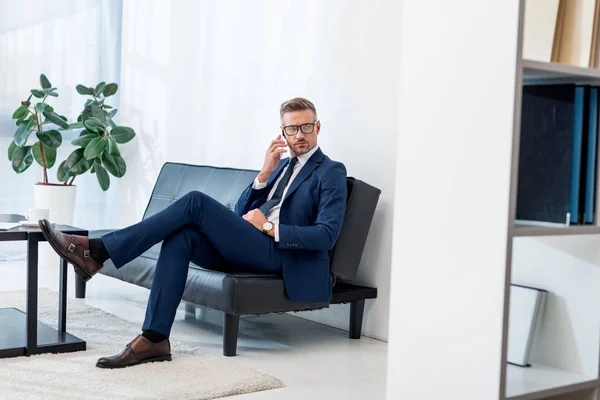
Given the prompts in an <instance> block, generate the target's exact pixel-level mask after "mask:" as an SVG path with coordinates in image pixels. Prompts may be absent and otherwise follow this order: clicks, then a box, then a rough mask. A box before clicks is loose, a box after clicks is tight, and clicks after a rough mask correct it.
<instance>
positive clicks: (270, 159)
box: [40, 98, 347, 368]
mask: <svg viewBox="0 0 600 400" xmlns="http://www.w3.org/2000/svg"><path fill="white" fill-rule="evenodd" d="M280 118H281V127H280V129H281V134H280V135H279V136H277V138H276V139H275V140H273V141H272V142H271V144H270V145H269V146H268V149H267V151H266V155H265V161H264V164H263V167H262V169H261V171H260V173H259V174H258V175H257V176H256V178H255V179H254V181H253V182H251V183H250V184H249V185H248V187H247V188H246V189H245V190H244V191H243V193H242V195H241V196H240V198H239V200H238V201H237V204H236V205H235V212H233V211H231V210H230V209H228V208H227V207H225V206H224V205H222V204H221V203H219V202H217V201H216V200H214V199H212V198H211V197H209V196H207V195H205V194H203V193H201V192H198V191H194V192H190V193H187V194H186V195H184V196H183V197H181V198H180V199H179V200H177V201H175V202H174V203H173V204H171V205H170V206H169V207H167V208H165V209H164V210H163V211H161V212H159V213H157V214H155V215H153V216H151V217H149V218H147V219H144V220H143V221H141V222H139V223H137V224H135V225H132V226H129V227H127V228H124V229H121V230H117V231H115V232H112V233H109V234H107V235H105V236H103V237H101V238H99V239H89V240H88V238H87V237H85V236H75V235H67V234H63V233H61V232H58V231H56V230H55V229H53V227H52V225H51V224H50V223H49V222H48V221H47V220H41V221H40V227H41V229H42V232H43V233H44V235H45V237H46V239H47V240H48V242H49V243H50V245H51V246H52V247H53V248H54V250H55V251H56V252H57V253H58V254H59V255H60V256H61V257H63V258H64V259H66V260H67V261H69V262H70V263H71V264H73V266H74V268H75V272H76V273H77V274H78V275H79V276H81V277H82V278H83V279H84V280H85V281H87V280H89V279H90V278H91V277H92V276H94V275H95V274H96V273H97V272H98V271H99V270H100V269H101V268H102V265H103V263H104V262H105V261H106V260H108V259H109V258H110V259H111V260H112V262H113V263H114V265H115V267H117V268H121V267H122V266H124V265H125V264H127V263H128V262H130V261H132V260H133V259H135V258H136V257H138V256H140V255H141V254H142V253H144V252H145V251H146V250H148V249H149V248H150V247H152V246H153V245H155V244H156V243H159V242H161V241H163V243H162V247H161V251H160V255H159V258H158V262H157V264H156V269H155V272H154V279H153V282H152V288H151V291H150V296H149V299H148V305H147V308H146V316H145V320H144V323H143V326H142V333H141V334H140V335H138V336H137V337H136V338H135V339H133V341H131V342H130V343H129V344H128V345H127V346H126V347H125V349H124V350H122V351H121V352H120V353H118V354H116V355H114V356H110V357H102V358H100V359H99V360H98V362H97V363H96V366H98V367H101V368H122V367H127V366H132V365H136V364H140V363H145V362H153V361H170V360H171V346H170V342H169V334H170V331H171V326H172V325H173V321H174V319H175V314H176V311H177V307H178V305H179V303H180V301H181V297H182V295H183V291H184V288H185V283H186V279H187V273H188V267H189V264H190V262H194V263H195V264H197V265H200V266H202V267H203V268H206V269H222V268H228V270H232V269H234V270H236V271H248V272H263V273H271V274H279V275H281V276H282V277H283V281H284V286H285V290H286V295H287V296H288V297H289V298H290V300H292V301H300V302H322V301H328V300H330V298H331V282H330V273H329V250H330V249H331V248H333V246H334V244H335V242H336V241H337V239H338V236H339V233H340V230H341V227H342V223H343V219H344V214H345V210H346V194H347V193H346V190H347V189H346V168H345V167H344V165H343V164H342V163H339V162H336V161H333V160H331V159H330V158H329V157H327V156H326V155H325V154H323V152H322V151H321V149H320V148H319V146H318V145H317V138H318V135H319V133H320V131H321V122H320V121H319V120H318V119H317V111H316V109H315V106H314V105H313V103H311V102H310V101H309V100H307V99H304V98H294V99H291V100H289V101H286V102H284V103H283V104H282V105H281V108H280ZM287 149H289V154H290V156H289V157H285V158H282V155H284V154H285V153H286V152H287V151H288V150H287Z"/></svg>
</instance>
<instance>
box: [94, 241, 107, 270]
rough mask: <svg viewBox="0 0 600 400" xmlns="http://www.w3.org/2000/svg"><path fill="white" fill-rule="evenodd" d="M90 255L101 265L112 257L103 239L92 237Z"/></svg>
mask: <svg viewBox="0 0 600 400" xmlns="http://www.w3.org/2000/svg"><path fill="white" fill-rule="evenodd" d="M90 256H91V257H92V258H93V259H94V260H96V262H97V263H98V264H100V265H102V264H104V262H105V261H106V260H108V259H109V258H110V255H109V254H108V251H106V247H104V243H102V239H90Z"/></svg>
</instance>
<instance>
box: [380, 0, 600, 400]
mask: <svg viewBox="0 0 600 400" xmlns="http://www.w3.org/2000/svg"><path fill="white" fill-rule="evenodd" d="M524 5H525V0H513V1H497V2H476V1H469V2H458V3H456V2H447V1H442V0H439V1H437V2H422V1H419V0H405V1H404V2H403V9H402V17H401V20H400V24H401V25H402V27H403V28H402V34H401V35H400V36H401V40H400V43H399V48H400V49H401V60H402V62H401V63H400V67H399V74H398V77H399V78H398V79H399V82H397V85H396V83H394V85H395V86H394V87H399V88H400V89H399V91H398V104H397V109H398V115H397V127H398V132H399V133H398V135H397V142H396V151H397V157H396V188H395V196H394V221H393V222H394V235H393V236H394V237H393V240H392V243H393V251H392V274H391V290H390V293H391V300H390V335H389V368H388V388H389V389H388V398H389V399H423V400H437V399H460V400H491V399H498V400H506V399H511V400H529V399H551V400H600V396H599V395H598V392H599V390H600V373H599V372H600V371H599V366H600V224H598V223H596V224H595V225H590V226H566V225H552V226H550V225H547V226H540V225H539V224H536V225H527V224H523V223H518V222H517V221H516V214H517V213H516V204H517V188H518V177H519V154H520V151H519V150H520V149H519V145H520V134H521V133H520V125H521V105H522V104H521V98H522V93H523V88H524V87H526V85H531V84H536V83H553V84H559V83H576V84H583V83H585V84H597V85H598V86H599V87H600V69H593V68H579V67H575V66H571V65H561V64H556V63H546V62H539V61H532V60H527V59H522V56H521V54H522V48H523V44H522V43H523V23H524V20H525V19H524V11H525V10H524V8H525V7H524ZM599 189H600V188H599ZM599 206H600V204H599ZM511 284H518V285H523V286H530V287H535V288H539V289H543V290H546V292H547V293H546V301H545V306H544V309H543V310H542V318H541V323H540V325H539V329H538V330H537V332H536V335H535V337H534V340H533V342H532V347H531V357H530V362H531V364H532V365H531V366H529V367H519V366H515V365H512V364H509V363H508V348H509V346H508V344H509V337H508V335H509V332H510V330H509V322H510V315H509V313H510V305H511V302H510V295H511ZM511 334H512V332H511Z"/></svg>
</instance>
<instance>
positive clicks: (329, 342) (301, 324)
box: [0, 261, 387, 400]
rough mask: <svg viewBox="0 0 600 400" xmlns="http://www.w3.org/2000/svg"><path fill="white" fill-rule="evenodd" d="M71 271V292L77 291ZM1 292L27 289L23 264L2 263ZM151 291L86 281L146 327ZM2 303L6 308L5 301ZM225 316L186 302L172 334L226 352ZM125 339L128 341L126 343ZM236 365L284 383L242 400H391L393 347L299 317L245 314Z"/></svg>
mask: <svg viewBox="0 0 600 400" xmlns="http://www.w3.org/2000/svg"><path fill="white" fill-rule="evenodd" d="M54 265H58V264H57V263H56V264H54V263H52V264H51V265H47V266H44V267H42V268H40V278H39V285H40V287H43V286H45V287H48V288H50V289H53V290H57V288H58V268H57V267H54ZM72 276H73V271H72V268H70V269H69V278H70V279H69V296H70V297H73V296H74V293H75V291H74V284H73V279H72ZM0 277H1V279H0V291H4V290H22V289H25V263H24V262H23V261H21V262H19V261H11V262H0ZM147 297H148V290H147V289H144V288H140V287H137V286H134V285H131V284H127V283H124V282H121V281H118V280H116V279H112V278H108V277H105V276H103V275H97V276H95V277H94V279H92V280H91V281H90V282H89V283H88V287H87V297H86V302H87V303H88V304H89V305H91V306H94V307H97V308H100V309H103V310H105V311H107V312H110V313H113V314H115V315H117V316H119V317H121V318H123V319H126V320H129V321H132V322H135V323H139V324H140V326H141V323H142V320H143V318H144V311H145V305H146V300H147ZM0 306H1V305H0ZM221 329H222V314H221V313H218V312H215V311H211V310H205V309H197V310H196V318H195V319H185V311H184V307H183V305H182V306H181V307H180V310H179V312H178V316H177V319H176V321H175V325H174V326H173V332H172V338H173V339H177V340H181V341H184V342H186V343H189V344H192V345H196V346H199V347H200V348H202V349H204V350H205V351H207V352H211V353H214V354H218V355H221V354H222V353H221V351H222V350H221V345H222V335H221V333H222V332H221ZM124 344H125V343H124ZM231 360H233V361H235V362H239V363H241V364H243V365H246V366H249V367H252V368H255V369H257V370H260V371H263V372H265V373H268V374H271V375H273V376H276V377H278V378H279V379H281V380H283V381H284V383H285V384H286V387H285V388H283V389H278V390H271V391H267V392H259V393H253V394H249V395H242V396H236V397H235V398H236V399H237V398H239V399H248V400H250V399H261V400H262V399H264V400H268V399H286V400H296V399H297V400H300V399H302V400H307V399H311V400H312V399H327V400H336V399H344V400H349V399H356V400H359V399H360V400H363V399H369V400H379V399H385V385H386V364H387V344H386V343H384V342H381V341H378V340H374V339H370V338H367V337H364V336H363V338H362V339H360V340H350V339H348V337H347V332H345V331H342V330H339V329H335V328H331V327H328V326H325V325H321V324H317V323H314V322H311V321H307V320H304V319H302V318H298V317H296V316H293V315H288V314H283V315H267V316H260V317H244V318H243V319H242V321H241V323H240V337H239V342H238V356H237V357H234V358H231Z"/></svg>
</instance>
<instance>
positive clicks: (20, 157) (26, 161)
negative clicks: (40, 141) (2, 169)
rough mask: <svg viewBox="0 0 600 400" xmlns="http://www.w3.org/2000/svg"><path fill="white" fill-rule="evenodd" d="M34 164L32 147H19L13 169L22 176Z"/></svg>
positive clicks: (14, 155) (15, 153)
mask: <svg viewBox="0 0 600 400" xmlns="http://www.w3.org/2000/svg"><path fill="white" fill-rule="evenodd" d="M32 163H33V155H32V154H31V146H24V147H17V148H16V149H15V152H14V154H13V158H12V168H13V170H14V171H15V172H16V173H17V174H20V173H21V172H24V171H25V170H26V169H27V168H29V167H30V166H31V164H32Z"/></svg>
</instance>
